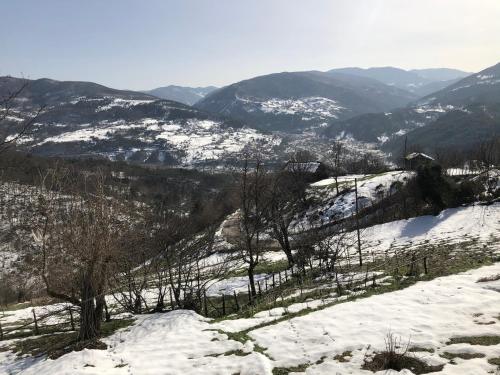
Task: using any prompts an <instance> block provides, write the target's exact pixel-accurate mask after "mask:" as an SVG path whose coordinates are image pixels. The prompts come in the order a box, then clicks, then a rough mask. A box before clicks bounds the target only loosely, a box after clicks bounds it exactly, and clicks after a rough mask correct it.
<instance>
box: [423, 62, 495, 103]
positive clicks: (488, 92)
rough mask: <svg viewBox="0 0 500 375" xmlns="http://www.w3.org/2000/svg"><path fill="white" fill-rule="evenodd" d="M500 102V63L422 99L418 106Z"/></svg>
mask: <svg viewBox="0 0 500 375" xmlns="http://www.w3.org/2000/svg"><path fill="white" fill-rule="evenodd" d="M497 102H500V63H498V64H496V65H494V66H491V67H489V68H487V69H484V70H482V71H480V72H479V73H477V74H472V75H470V76H468V77H466V78H464V79H461V80H460V81H458V82H456V83H454V84H453V85H451V86H448V87H446V88H444V89H442V90H440V91H437V92H434V93H432V94H430V95H428V96H426V97H425V98H422V99H420V100H419V101H418V102H417V105H425V106H435V105H441V106H444V105H452V106H463V105H468V104H473V103H497Z"/></svg>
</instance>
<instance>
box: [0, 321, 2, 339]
mask: <svg viewBox="0 0 500 375" xmlns="http://www.w3.org/2000/svg"><path fill="white" fill-rule="evenodd" d="M0 340H3V329H2V322H1V321H0Z"/></svg>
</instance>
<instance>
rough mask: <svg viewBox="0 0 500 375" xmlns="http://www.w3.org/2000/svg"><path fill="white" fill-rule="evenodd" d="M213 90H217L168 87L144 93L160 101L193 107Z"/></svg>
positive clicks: (213, 88)
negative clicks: (171, 101)
mask: <svg viewBox="0 0 500 375" xmlns="http://www.w3.org/2000/svg"><path fill="white" fill-rule="evenodd" d="M214 90H217V87H215V86H207V87H185V86H175V85H170V86H164V87H158V88H156V89H152V90H148V91H144V92H145V93H146V94H150V95H154V96H156V97H158V98H160V99H167V100H174V101H176V102H180V103H183V104H187V105H193V104H195V103H196V102H197V101H199V100H201V99H203V98H204V97H205V96H207V95H208V94H210V93H211V92H212V91H214Z"/></svg>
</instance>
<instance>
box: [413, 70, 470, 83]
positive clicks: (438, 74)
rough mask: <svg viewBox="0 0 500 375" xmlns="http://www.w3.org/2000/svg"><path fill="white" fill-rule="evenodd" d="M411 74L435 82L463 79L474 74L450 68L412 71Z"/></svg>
mask: <svg viewBox="0 0 500 375" xmlns="http://www.w3.org/2000/svg"><path fill="white" fill-rule="evenodd" d="M409 72H411V73H416V74H417V75H419V76H420V77H423V78H425V79H428V80H429V81H435V82H437V81H451V80H456V79H462V78H465V77H467V76H469V75H471V74H473V73H469V72H464V71H463V70H458V69H449V68H431V69H412V70H410V71H409Z"/></svg>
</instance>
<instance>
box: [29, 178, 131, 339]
mask: <svg viewBox="0 0 500 375" xmlns="http://www.w3.org/2000/svg"><path fill="white" fill-rule="evenodd" d="M74 178H75V176H74V175H71V174H70V173H68V172H67V171H60V170H57V169H56V170H53V171H51V172H49V174H47V175H45V176H44V179H43V181H42V183H41V184H40V192H39V196H38V203H37V212H36V215H35V216H34V220H33V236H34V239H35V244H36V248H35V251H36V252H37V255H38V261H39V272H40V276H41V278H42V280H43V282H44V284H45V288H46V291H47V294H48V295H49V296H51V297H53V298H57V299H60V300H62V301H66V302H69V303H71V304H73V305H75V306H77V307H78V308H79V310H80V332H79V340H81V341H85V340H91V339H94V338H96V337H98V336H99V334H100V328H101V321H102V320H103V312H104V306H105V295H106V293H107V292H108V287H109V284H108V277H109V275H110V273H112V272H113V271H114V267H115V263H114V262H115V260H116V256H117V253H118V249H119V246H120V238H121V235H122V233H123V232H124V226H125V227H126V226H127V225H128V224H127V222H126V220H124V217H123V216H122V214H123V211H122V210H121V207H120V204H119V203H118V202H117V201H116V200H114V199H111V198H109V197H108V196H107V195H106V191H105V185H104V179H103V176H101V175H91V176H84V177H83V179H84V181H83V186H85V187H86V188H85V190H81V188H80V187H79V186H78V187H76V186H75V183H74ZM63 192H64V194H63Z"/></svg>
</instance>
